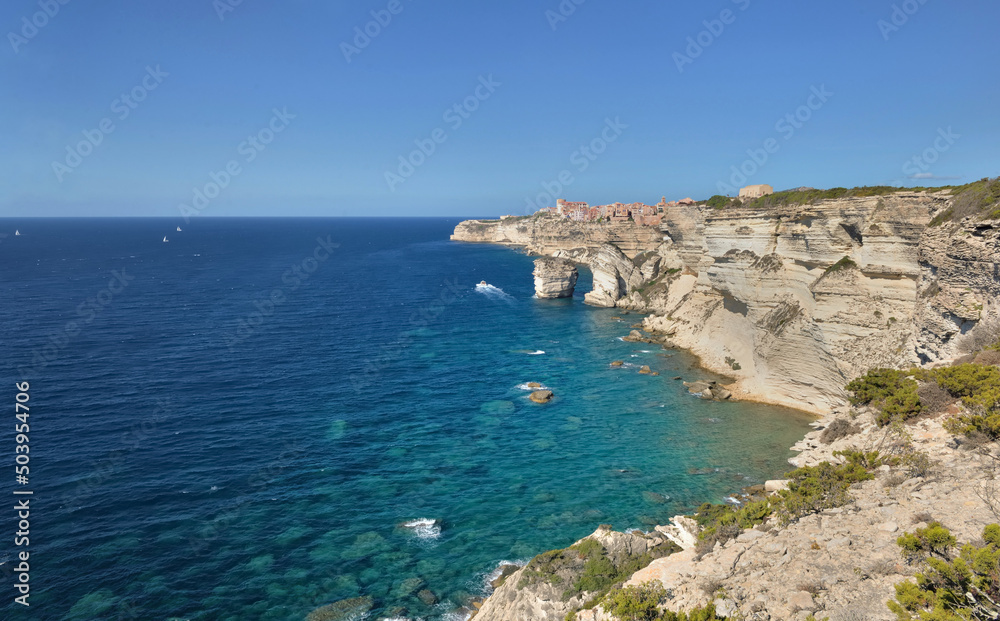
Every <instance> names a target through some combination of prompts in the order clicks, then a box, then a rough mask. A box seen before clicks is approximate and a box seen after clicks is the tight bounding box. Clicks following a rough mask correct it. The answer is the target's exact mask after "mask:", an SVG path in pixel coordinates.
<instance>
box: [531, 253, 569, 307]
mask: <svg viewBox="0 0 1000 621" xmlns="http://www.w3.org/2000/svg"><path fill="white" fill-rule="evenodd" d="M534 276H535V296H536V297H539V298H542V299H555V298H571V297H573V290H574V289H575V288H576V280H577V278H578V277H579V272H578V271H577V269H576V264H575V263H573V262H572V261H570V260H568V259H555V258H552V257H542V258H541V259H537V260H536V261H535V271H534Z"/></svg>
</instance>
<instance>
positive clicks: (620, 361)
mask: <svg viewBox="0 0 1000 621" xmlns="http://www.w3.org/2000/svg"><path fill="white" fill-rule="evenodd" d="M624 364H625V361H624V360H615V361H614V362H612V363H611V366H613V367H615V368H617V367H620V366H623V365H624Z"/></svg>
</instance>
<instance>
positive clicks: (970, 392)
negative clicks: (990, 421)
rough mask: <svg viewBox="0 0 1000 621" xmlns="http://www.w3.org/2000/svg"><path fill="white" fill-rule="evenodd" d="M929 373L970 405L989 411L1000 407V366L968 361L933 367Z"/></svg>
mask: <svg viewBox="0 0 1000 621" xmlns="http://www.w3.org/2000/svg"><path fill="white" fill-rule="evenodd" d="M929 373H930V375H931V377H933V378H934V380H936V381H937V383H938V386H940V387H941V388H944V389H945V390H947V391H948V392H949V393H951V395H952V396H954V397H959V398H961V399H962V403H964V404H965V405H967V406H969V407H979V408H982V409H984V410H986V411H988V412H989V411H995V410H997V409H998V408H1000V368H997V367H993V366H984V365H981V364H973V363H968V364H959V365H956V366H953V367H942V368H940V369H931V370H930V371H929Z"/></svg>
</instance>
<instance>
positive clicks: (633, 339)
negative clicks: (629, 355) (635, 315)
mask: <svg viewBox="0 0 1000 621" xmlns="http://www.w3.org/2000/svg"><path fill="white" fill-rule="evenodd" d="M622 340H623V341H627V342H629V343H643V342H645V341H646V337H645V336H643V335H642V332H639V331H638V330H632V331H631V332H629V333H628V336H623V337H622Z"/></svg>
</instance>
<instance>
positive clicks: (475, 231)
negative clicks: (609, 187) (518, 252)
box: [451, 214, 663, 256]
mask: <svg viewBox="0 0 1000 621" xmlns="http://www.w3.org/2000/svg"><path fill="white" fill-rule="evenodd" d="M451 239H453V240H455V241H465V242H486V243H492V244H507V245H513V246H524V247H525V248H527V250H528V251H529V252H532V253H534V254H544V255H554V254H555V253H556V252H557V251H559V250H580V249H592V250H597V249H598V248H600V247H601V244H604V243H612V244H614V245H615V246H617V247H618V248H620V249H621V250H622V251H623V252H625V253H626V254H628V255H629V256H635V255H636V254H638V253H639V252H642V251H645V250H648V249H650V248H655V247H656V244H657V242H658V241H659V240H662V239H663V236H662V233H661V232H660V230H659V229H657V228H656V227H649V226H638V225H636V224H633V223H632V222H602V223H588V222H575V221H573V220H568V219H566V218H561V217H558V216H554V215H545V214H537V215H534V216H524V217H520V218H507V219H506V220H466V221H465V222H462V223H460V224H459V225H458V226H457V227H455V233H454V235H452V236H451Z"/></svg>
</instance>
